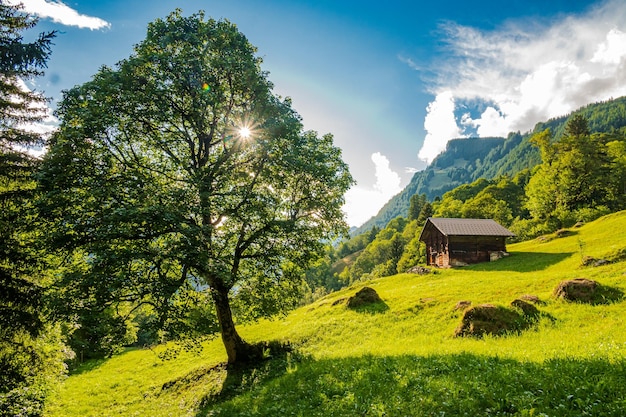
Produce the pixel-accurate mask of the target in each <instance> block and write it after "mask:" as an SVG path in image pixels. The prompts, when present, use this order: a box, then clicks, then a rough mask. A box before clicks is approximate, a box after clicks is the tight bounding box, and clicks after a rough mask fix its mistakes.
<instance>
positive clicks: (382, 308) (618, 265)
mask: <svg viewBox="0 0 626 417" xmlns="http://www.w3.org/2000/svg"><path fill="white" fill-rule="evenodd" d="M623 230H626V212H621V213H616V214H613V215H610V216H607V217H603V218H601V219H599V220H597V221H595V222H593V223H590V224H587V225H584V226H582V227H580V228H578V229H572V230H571V231H570V233H561V234H558V235H556V234H555V235H554V236H549V237H545V238H543V239H538V240H534V241H530V242H524V243H519V244H515V245H510V246H509V251H510V252H511V256H510V257H508V258H504V259H502V260H499V261H497V262H493V263H487V264H480V265H475V266H472V267H466V268H462V269H454V270H444V271H439V273H437V274H431V275H424V276H420V275H410V274H401V275H396V276H393V277H388V278H383V279H378V280H375V281H370V282H367V283H363V284H360V285H359V286H355V287H353V288H349V289H346V290H343V291H341V292H337V293H333V294H331V295H329V296H327V297H326V298H324V299H322V300H320V301H318V302H316V303H314V304H312V305H309V306H306V307H303V308H301V309H299V310H296V311H294V312H292V313H291V314H289V315H288V316H286V317H284V318H282V319H279V320H275V321H262V322H259V323H257V324H254V325H249V326H243V327H241V333H242V335H243V336H244V337H245V338H246V339H247V340H249V341H260V340H268V339H277V340H281V341H290V342H291V343H292V344H293V345H294V346H295V348H296V351H294V352H291V353H288V354H285V355H276V356H275V357H274V358H271V359H269V360H267V361H265V362H264V363H263V364H261V365H260V366H258V367H257V368H255V369H234V370H233V369H230V370H226V369H225V367H223V366H222V365H220V363H222V362H223V361H224V360H225V354H224V352H223V348H222V346H221V343H220V341H219V340H213V341H210V342H207V343H206V345H205V349H204V350H203V351H202V352H201V353H200V354H193V353H188V352H186V353H182V354H181V355H180V356H179V357H178V358H177V359H173V360H168V361H162V360H160V359H159V358H158V356H157V355H156V352H155V351H151V350H131V351H128V352H126V353H124V354H122V355H119V356H117V357H114V358H112V359H109V360H105V361H98V362H90V363H87V364H85V365H84V366H83V367H82V368H80V369H79V370H78V372H76V373H74V374H73V375H71V376H70V377H69V378H68V379H67V380H66V382H65V384H64V385H63V387H62V388H61V389H60V391H59V392H58V393H56V395H55V396H54V397H53V399H52V401H51V403H50V405H49V407H48V409H47V415H49V416H108V415H111V416H112V415H124V416H134V415H137V416H143V415H150V416H275V415H286V416H359V415H362V416H444V415H446V416H448V415H450V416H461V415H467V416H477V415H481V416H487V415H491V416H497V415H515V416H581V415H593V416H619V415H626V359H625V358H626V332H625V331H624V325H625V320H626V300H623V299H622V298H621V297H618V298H613V299H612V300H606V302H602V300H600V302H598V303H596V304H595V305H591V304H580V303H568V302H565V301H561V300H556V299H554V297H553V296H552V292H553V289H554V288H555V287H556V286H557V284H558V283H559V282H560V281H561V280H564V279H570V278H576V277H585V278H590V279H594V280H596V281H598V282H599V283H600V284H601V285H602V286H603V288H605V289H608V290H610V291H609V293H610V294H612V296H613V297H615V296H616V295H618V296H621V294H623V292H626V282H625V279H626V275H625V274H626V262H623V261H622V262H614V263H611V264H608V265H604V266H598V267H582V266H581V259H582V258H583V257H584V256H592V257H594V258H613V259H617V258H618V257H619V256H620V254H621V253H622V251H623V250H624V249H625V248H626V234H624V233H623ZM559 236H560V237H559ZM363 285H368V286H370V287H372V288H374V289H375V290H376V291H377V292H378V294H379V295H380V296H381V298H382V299H383V301H384V302H383V303H379V304H377V305H375V306H373V307H369V308H368V307H363V308H361V309H357V310H351V309H348V308H347V307H346V305H345V302H344V301H341V300H342V299H345V298H347V297H349V296H351V295H353V294H354V293H355V292H356V291H357V290H358V289H359V287H360V286H363ZM524 294H530V295H535V296H537V297H539V299H540V300H541V303H540V304H538V305H537V307H538V308H539V310H540V316H539V320H538V322H537V323H536V324H535V326H534V327H533V328H531V329H529V330H526V331H523V332H521V333H519V334H510V335H507V336H501V337H485V338H482V339H477V338H455V337H454V330H455V328H456V327H457V326H458V324H459V322H460V319H461V315H462V313H461V312H459V311H458V310H455V308H454V307H455V305H456V304H457V302H458V301H460V300H467V301H471V302H472V303H473V304H474V305H476V304H480V303H492V304H495V305H500V306H508V305H509V304H510V302H511V301H513V300H514V299H516V298H518V297H520V296H522V295H524ZM159 349H163V348H162V347H161V348H159Z"/></svg>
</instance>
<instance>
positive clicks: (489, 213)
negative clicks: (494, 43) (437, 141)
mask: <svg viewBox="0 0 626 417" xmlns="http://www.w3.org/2000/svg"><path fill="white" fill-rule="evenodd" d="M625 109H626V107H625V106H624V99H620V100H616V101H613V102H609V103H602V104H597V105H593V106H588V107H586V108H584V109H582V110H580V111H579V112H576V113H574V114H573V115H571V116H570V117H568V118H567V119H566V122H565V125H563V120H564V119H556V120H552V121H549V122H547V123H543V124H539V125H537V127H536V129H535V133H533V134H532V135H528V136H526V137H521V136H520V135H511V136H509V138H508V139H507V140H505V141H504V142H501V143H500V144H498V145H497V146H496V147H493V148H492V150H490V151H489V153H488V155H490V156H486V157H485V158H484V160H488V159H489V158H498V160H499V161H500V162H501V163H502V164H503V165H501V166H502V167H505V166H508V167H512V170H513V171H515V172H516V174H514V175H511V174H510V173H508V172H505V173H503V174H499V172H500V171H498V170H495V169H494V167H495V164H494V165H492V166H488V165H485V164H479V163H478V162H476V163H475V165H482V166H483V167H484V169H485V170H483V171H479V170H476V169H474V170H473V171H472V173H471V174H470V173H468V171H467V170H464V171H459V172H463V173H465V175H467V176H468V177H471V176H472V175H477V174H478V173H479V172H487V171H486V169H491V174H490V175H497V176H495V177H492V178H488V175H486V174H485V176H484V177H481V178H478V179H476V180H473V181H471V182H469V183H467V184H462V185H459V186H457V187H455V188H453V189H451V190H449V191H447V192H445V193H443V195H442V196H440V197H439V196H437V198H436V199H435V200H433V201H429V196H428V194H426V193H422V194H413V195H411V196H410V197H409V196H408V189H407V190H404V192H403V193H404V194H402V195H403V197H405V198H408V201H409V207H408V210H407V211H406V215H400V216H396V217H395V218H393V219H392V220H391V221H389V222H388V223H387V224H386V226H385V227H378V226H376V225H374V226H372V228H371V229H369V231H368V233H363V234H361V235H356V236H355V237H353V238H352V239H350V240H348V241H346V242H343V243H341V244H340V245H339V247H338V248H337V251H336V255H335V256H336V258H342V259H344V264H345V265H346V266H345V268H343V270H342V271H341V272H338V269H339V268H334V269H333V272H332V274H334V275H336V276H337V280H338V282H339V283H343V284H344V285H346V284H350V283H352V282H355V281H359V280H363V279H369V278H371V277H383V276H388V275H393V274H396V273H401V272H405V271H407V270H409V269H410V268H411V267H413V266H416V265H419V264H422V263H424V262H425V247H424V244H423V243H422V242H420V241H419V234H420V231H421V228H422V227H423V225H424V223H425V221H426V219H427V218H428V217H430V216H432V217H453V218H479V219H494V220H496V221H497V222H499V223H500V224H502V225H504V226H505V227H507V228H509V229H510V230H511V231H513V232H514V233H515V234H516V235H517V237H516V239H517V240H526V239H531V238H534V237H537V236H539V235H542V234H549V233H552V232H555V231H557V230H558V229H561V228H564V227H571V226H573V225H574V224H576V223H585V222H589V221H592V220H594V219H596V218H598V217H600V216H602V215H605V214H608V213H611V212H615V211H619V210H623V209H624V208H625V207H626V134H625V133H626V128H624V127H623V126H621V125H620V123H622V122H623V120H624V118H623V116H624V114H626V112H625ZM591 120H594V122H593V124H592V123H591ZM601 120H604V121H605V123H606V124H605V123H602V122H600V121H601ZM592 125H593V126H595V131H592V130H591V126H592ZM520 138H521V140H520ZM480 141H481V140H480V139H469V140H468V139H466V140H456V141H451V142H450V144H449V146H448V151H447V152H445V153H443V154H442V155H440V156H439V157H438V158H437V160H436V161H434V162H433V164H432V165H431V166H430V167H429V171H428V172H430V173H431V174H430V176H431V177H434V176H435V175H436V174H434V172H437V170H439V169H440V167H442V166H445V167H446V170H447V172H448V173H449V174H450V173H452V172H455V171H454V167H453V164H461V163H463V161H466V160H463V159H460V158H457V156H459V154H458V152H459V148H460V149H461V150H463V146H460V145H461V144H463V145H466V146H470V147H471V148H472V149H473V150H474V154H473V155H476V154H477V153H479V152H480V149H479V147H476V146H471V144H472V143H481V142H480ZM491 141H493V139H490V140H488V141H487V144H488V143H489V142H491ZM509 141H511V142H512V141H519V144H518V145H516V146H514V147H513V148H512V150H511V151H510V152H509V153H508V154H507V155H505V156H504V157H499V156H498V155H497V150H498V148H499V147H500V146H503V145H506V144H507V142H509ZM487 146H488V145H485V147H484V148H486V147H487ZM484 148H483V149H484ZM476 149H478V150H476ZM511 155H515V156H516V157H518V159H517V161H516V160H514V159H513V158H512V157H511ZM520 155H526V156H530V155H536V156H533V157H532V158H527V159H525V158H523V157H522V156H520ZM535 157H538V160H539V163H536V164H535V163H534V162H533V161H534V158H535ZM460 161H461V162H460ZM526 164H528V165H534V166H533V167H532V169H529V168H523V169H522V167H523V166H524V165H526ZM451 167H453V168H452V169H451ZM432 183H433V181H431V184H432ZM451 183H453V181H451ZM397 201H398V200H397V199H396V200H395V202H397ZM389 213H390V212H387V214H389ZM357 251H359V252H358V256H354V255H353V256H351V257H348V255H350V254H351V253H355V252H357ZM347 260H350V262H348V261H347ZM329 273H330V272H329Z"/></svg>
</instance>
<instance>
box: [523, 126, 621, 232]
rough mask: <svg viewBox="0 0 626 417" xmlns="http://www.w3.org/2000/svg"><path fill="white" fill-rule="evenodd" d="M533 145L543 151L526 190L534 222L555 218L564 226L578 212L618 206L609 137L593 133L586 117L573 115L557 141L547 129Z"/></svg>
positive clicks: (537, 136) (536, 138) (538, 136)
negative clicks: (540, 161) (568, 218)
mask: <svg viewBox="0 0 626 417" xmlns="http://www.w3.org/2000/svg"><path fill="white" fill-rule="evenodd" d="M531 142H533V143H534V144H535V145H536V146H538V147H539V148H540V150H541V155H542V159H543V163H542V164H541V165H540V166H539V168H538V169H537V171H536V172H535V173H534V174H533V176H532V178H531V179H530V181H529V183H528V186H527V187H526V194H527V197H528V200H527V208H528V209H529V211H530V213H531V215H532V216H533V217H534V218H535V219H538V220H549V219H553V220H555V221H557V222H558V223H559V224H558V226H562V225H563V224H562V223H564V221H563V219H565V218H567V217H571V213H572V212H575V211H577V210H584V209H588V208H593V207H597V206H608V207H611V208H612V207H614V206H615V204H616V192H615V182H614V180H613V177H612V175H611V168H612V167H611V162H612V161H611V158H610V155H609V153H608V150H607V146H606V142H607V138H606V137H605V135H602V134H591V133H590V130H589V127H588V122H587V119H586V118H585V117H584V116H582V115H580V114H576V115H574V116H572V118H571V119H570V120H569V121H568V123H567V125H566V128H565V132H564V134H563V136H562V137H561V139H560V140H558V141H555V140H554V139H553V138H552V135H551V132H550V130H545V131H543V132H540V133H537V134H535V135H534V136H533V137H532V138H531Z"/></svg>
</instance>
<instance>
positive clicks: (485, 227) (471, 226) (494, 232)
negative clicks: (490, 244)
mask: <svg viewBox="0 0 626 417" xmlns="http://www.w3.org/2000/svg"><path fill="white" fill-rule="evenodd" d="M429 224H431V225H432V227H434V228H436V229H437V230H439V232H441V234H443V235H444V236H500V237H511V236H515V233H513V232H511V231H510V230H508V229H506V228H505V227H503V226H501V225H500V224H499V223H497V222H496V221H495V220H492V219H452V218H444V217H429V218H428V219H427V220H426V224H425V225H424V228H423V229H422V233H421V235H420V240H422V237H423V236H424V232H425V231H427V230H428V229H429Z"/></svg>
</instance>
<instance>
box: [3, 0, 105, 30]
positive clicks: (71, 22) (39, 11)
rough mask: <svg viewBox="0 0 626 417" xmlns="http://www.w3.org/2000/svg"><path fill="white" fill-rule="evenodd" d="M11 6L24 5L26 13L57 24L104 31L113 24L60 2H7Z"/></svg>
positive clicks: (26, 0) (25, 0)
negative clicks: (48, 19)
mask: <svg viewBox="0 0 626 417" xmlns="http://www.w3.org/2000/svg"><path fill="white" fill-rule="evenodd" d="M5 1H7V3H9V4H11V5H17V4H19V3H22V4H24V11H25V12H27V13H30V14H33V15H36V16H39V17H42V18H50V19H52V21H54V22H56V23H61V24H63V25H67V26H78V27H79V28H88V29H91V30H94V29H103V28H110V27H111V24H110V23H109V22H107V21H105V20H102V19H100V18H98V17H92V16H87V15H84V14H80V13H78V12H77V11H76V10H74V9H72V8H70V7H69V6H67V5H65V4H64V3H62V2H60V1H45V0H5Z"/></svg>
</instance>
